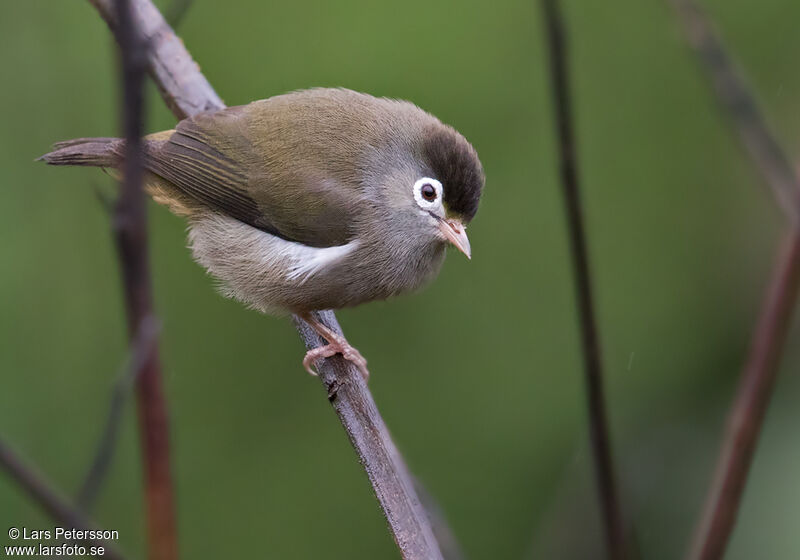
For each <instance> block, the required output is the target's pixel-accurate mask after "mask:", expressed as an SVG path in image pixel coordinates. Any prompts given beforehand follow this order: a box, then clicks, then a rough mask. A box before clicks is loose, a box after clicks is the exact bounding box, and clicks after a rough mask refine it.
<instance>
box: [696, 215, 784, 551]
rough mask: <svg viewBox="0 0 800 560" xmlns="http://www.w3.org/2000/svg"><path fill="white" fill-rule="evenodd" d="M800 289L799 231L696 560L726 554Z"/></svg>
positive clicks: (776, 286) (766, 320)
mask: <svg viewBox="0 0 800 560" xmlns="http://www.w3.org/2000/svg"><path fill="white" fill-rule="evenodd" d="M799 288H800V229H798V228H795V229H793V230H792V231H791V232H790V233H789V234H788V235H787V236H786V238H785V240H784V242H783V247H782V250H781V251H780V253H779V255H778V259H777V261H776V263H775V267H774V269H773V272H772V280H771V283H770V286H769V288H768V289H767V293H766V295H765V298H764V303H763V304H762V307H761V314H760V317H759V319H758V323H757V325H756V329H755V332H754V333H753V337H752V339H751V341H750V350H749V352H748V357H747V362H746V363H745V366H744V369H743V371H742V374H741V378H740V381H739V388H738V390H737V393H736V398H735V400H734V401H733V404H732V405H731V409H730V413H729V417H728V425H727V429H726V431H725V435H724V437H723V442H722V450H721V452H720V455H719V458H718V459H717V468H716V471H715V473H714V478H713V482H712V485H711V489H710V491H709V494H708V496H707V498H706V504H705V507H704V513H703V516H702V518H701V520H700V523H699V524H698V526H697V529H696V532H695V537H694V541H693V545H692V549H691V552H690V554H689V558H691V559H693V560H720V559H721V558H722V557H723V555H724V554H725V548H726V546H727V544H728V541H729V540H730V536H731V534H732V533H733V527H734V525H735V524H736V515H737V513H738V511H739V506H740V505H741V501H742V494H743V493H744V487H745V484H746V482H747V475H748V473H749V471H750V465H751V464H752V462H753V456H754V455H755V451H756V445H757V443H758V437H759V435H760V434H761V426H762V425H763V423H764V416H765V415H766V412H767V408H768V407H769V403H770V399H771V397H772V392H773V389H774V387H775V377H776V375H777V371H778V364H779V362H780V356H781V352H782V351H783V346H784V343H785V342H786V334H787V331H788V328H789V323H790V320H791V317H792V311H793V310H794V307H795V304H796V303H797V293H798V289H799Z"/></svg>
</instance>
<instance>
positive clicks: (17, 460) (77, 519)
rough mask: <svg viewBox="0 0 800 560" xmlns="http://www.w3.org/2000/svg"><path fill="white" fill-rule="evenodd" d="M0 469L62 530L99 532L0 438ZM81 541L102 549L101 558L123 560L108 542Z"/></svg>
mask: <svg viewBox="0 0 800 560" xmlns="http://www.w3.org/2000/svg"><path fill="white" fill-rule="evenodd" d="M0 466H2V467H3V468H4V469H5V470H6V471H7V472H8V474H9V475H10V476H11V477H12V478H13V479H14V480H15V481H16V482H17V484H18V485H19V486H20V487H22V488H23V489H24V490H25V491H26V492H27V493H28V495H29V496H31V498H33V499H34V500H35V501H36V502H37V503H38V504H39V506H40V507H41V508H42V509H43V510H44V511H45V512H46V513H47V515H49V516H50V517H52V518H53V519H55V520H56V521H58V522H59V523H62V524H63V525H64V528H70V529H79V530H81V531H91V530H95V531H96V530H98V528H97V526H96V525H95V524H94V523H92V522H91V521H89V520H88V519H87V518H86V517H85V516H84V515H83V513H81V512H80V511H79V510H78V509H76V508H74V507H73V506H72V505H71V504H70V503H69V502H67V500H66V499H64V497H63V496H61V495H60V494H59V493H58V492H56V491H55V490H54V489H53V486H52V485H51V484H50V483H49V482H48V481H47V480H46V479H45V478H44V476H43V475H42V474H41V473H39V472H38V471H37V470H36V469H35V468H34V467H33V466H32V465H30V464H26V462H25V461H23V460H22V458H21V457H19V456H18V455H17V454H16V453H15V452H14V451H13V450H12V449H11V447H10V446H9V445H8V444H7V443H6V442H4V441H3V440H2V439H0ZM81 541H82V542H86V543H89V544H90V545H92V546H102V547H103V548H104V549H105V553H104V556H103V557H104V558H110V559H111V560H122V559H123V556H122V554H121V553H120V552H119V551H118V550H117V549H116V548H115V547H114V545H112V544H111V543H109V542H107V541H102V540H95V539H81Z"/></svg>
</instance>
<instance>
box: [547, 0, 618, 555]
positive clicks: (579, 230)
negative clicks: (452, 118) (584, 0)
mask: <svg viewBox="0 0 800 560" xmlns="http://www.w3.org/2000/svg"><path fill="white" fill-rule="evenodd" d="M542 7H543V9H544V20H545V27H546V31H547V46H548V56H549V63H550V81H551V85H552V96H553V102H554V104H555V111H556V126H557V134H558V144H559V155H560V168H561V183H562V186H563V190H564V200H565V203H566V211H567V222H568V228H569V238H570V248H571V254H572V265H573V270H574V274H575V284H576V286H575V287H576V291H577V298H578V311H579V316H580V327H581V343H582V348H583V362H584V370H585V378H586V387H587V391H588V395H587V398H588V407H589V429H590V432H591V440H592V451H593V453H594V463H595V470H596V476H597V485H598V490H599V493H600V502H601V509H602V514H603V524H604V529H605V540H606V550H607V555H608V558H610V559H612V560H618V559H622V558H626V557H627V552H626V538H625V530H624V525H623V519H624V518H623V515H622V506H621V503H620V498H619V492H618V490H617V479H616V474H615V472H614V464H613V463H614V461H613V458H612V453H611V437H610V435H609V427H608V420H607V412H606V404H605V396H604V389H603V368H602V362H601V357H600V341H599V335H598V331H597V321H596V319H595V315H594V304H593V298H592V281H591V273H590V270H589V255H588V248H587V244H586V232H585V230H584V223H583V210H582V208H581V199H580V192H579V189H580V187H579V178H578V158H577V154H576V149H575V139H574V135H573V124H572V107H571V103H570V85H569V67H568V59H567V48H568V46H567V38H566V33H565V30H564V22H563V19H562V16H561V12H560V8H559V5H558V0H543V1H542Z"/></svg>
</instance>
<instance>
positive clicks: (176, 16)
mask: <svg viewBox="0 0 800 560" xmlns="http://www.w3.org/2000/svg"><path fill="white" fill-rule="evenodd" d="M192 2H193V0H172V2H170V3H169V6H167V9H166V10H164V19H165V20H166V22H167V24H168V25H169V26H170V27H171V28H172V29H177V28H178V26H179V25H180V24H181V22H182V21H183V18H184V17H186V14H187V13H189V8H191V7H192Z"/></svg>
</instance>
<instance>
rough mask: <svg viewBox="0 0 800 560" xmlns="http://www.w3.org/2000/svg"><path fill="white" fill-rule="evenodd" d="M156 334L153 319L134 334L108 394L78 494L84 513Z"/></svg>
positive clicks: (100, 479) (110, 455)
mask: <svg viewBox="0 0 800 560" xmlns="http://www.w3.org/2000/svg"><path fill="white" fill-rule="evenodd" d="M157 335H158V325H157V323H156V320H155V319H154V318H152V317H148V318H146V319H145V321H144V322H143V323H142V326H141V328H140V329H139V332H138V333H137V336H136V339H135V340H134V341H133V342H132V343H131V353H130V356H129V357H128V359H127V360H126V363H125V364H124V367H123V368H122V371H121V372H120V373H119V374H118V375H117V380H116V382H115V383H114V388H113V390H112V393H111V402H110V404H109V407H108V417H107V419H106V423H105V426H104V428H103V433H102V435H101V437H100V441H99V442H98V444H97V450H96V451H95V454H94V459H93V460H92V463H91V466H90V467H89V470H88V471H87V473H86V478H85V479H84V481H83V484H82V485H81V489H80V492H79V493H78V498H77V503H78V505H79V506H80V508H81V509H82V510H83V511H87V512H88V511H91V509H92V506H93V505H94V502H95V500H96V499H97V496H98V495H99V493H100V488H101V487H102V484H103V482H104V481H105V478H106V475H107V474H108V469H109V467H110V466H111V460H112V458H113V456H114V451H115V449H116V444H117V440H118V438H119V433H120V427H121V424H122V413H123V410H124V408H125V402H126V401H127V400H128V395H130V393H131V390H132V389H133V387H134V384H135V383H136V380H137V379H138V377H139V373H140V372H141V371H142V368H143V367H144V365H145V363H146V362H147V360H149V359H150V354H151V352H152V351H153V349H154V348H155V344H156V342H157V341H158V337H157Z"/></svg>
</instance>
